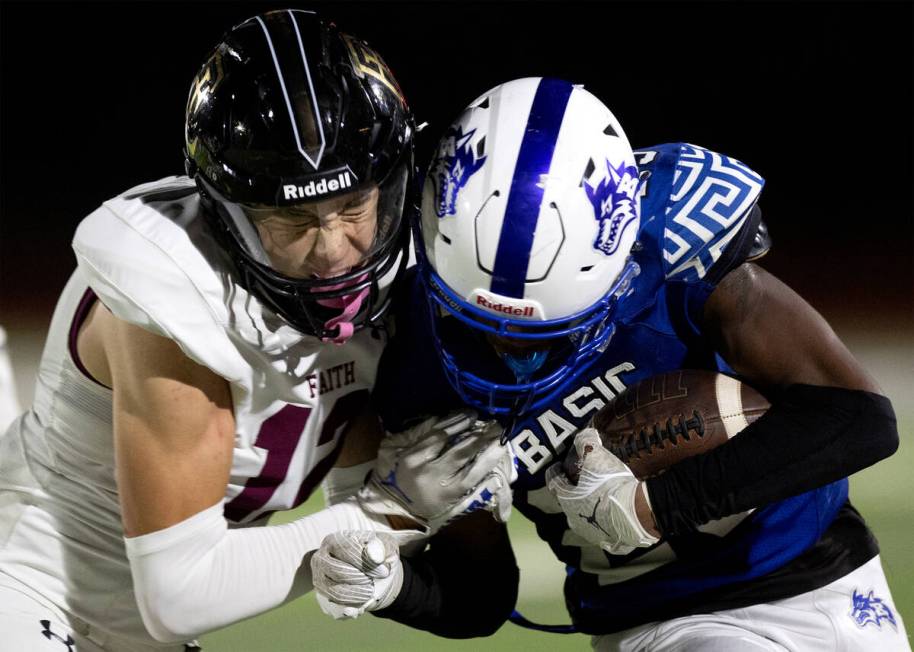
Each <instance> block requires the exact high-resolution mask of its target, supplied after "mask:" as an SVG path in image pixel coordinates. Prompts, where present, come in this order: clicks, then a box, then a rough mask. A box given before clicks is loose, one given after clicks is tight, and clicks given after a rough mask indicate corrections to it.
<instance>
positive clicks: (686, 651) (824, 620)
mask: <svg viewBox="0 0 914 652" xmlns="http://www.w3.org/2000/svg"><path fill="white" fill-rule="evenodd" d="M855 595H856V599H855ZM591 644H592V645H593V649H594V650H595V651H596V652H874V651H877V652H910V650H911V646H910V643H909V642H908V637H907V633H906V632H905V628H904V623H903V622H902V621H901V615H900V614H899V613H898V611H897V609H895V604H894V602H893V601H892V595H891V594H890V593H889V587H888V584H887V583H886V580H885V573H883V571H882V565H881V564H880V561H879V556H878V555H877V556H876V557H875V558H873V559H871V560H870V561H868V562H867V563H866V564H864V565H863V566H861V567H860V568H858V569H856V570H854V571H853V572H851V573H848V574H847V575H845V576H844V577H842V578H841V579H839V580H836V581H834V582H832V583H831V584H828V585H826V586H823V587H822V588H821V589H816V590H814V591H810V592H808V593H802V594H800V595H797V596H794V597H792V598H787V599H786V600H778V601H776V602H770V603H766V604H757V605H753V606H751V607H745V608H743V609H728V610H725V611H716V612H713V613H709V614H697V615H695V616H684V617H682V618H676V619H674V620H668V621H666V622H660V623H648V624H646V625H640V626H638V627H633V628H632V629H628V630H625V631H622V632H617V633H615V634H606V635H604V636H594V637H593V639H592V640H591Z"/></svg>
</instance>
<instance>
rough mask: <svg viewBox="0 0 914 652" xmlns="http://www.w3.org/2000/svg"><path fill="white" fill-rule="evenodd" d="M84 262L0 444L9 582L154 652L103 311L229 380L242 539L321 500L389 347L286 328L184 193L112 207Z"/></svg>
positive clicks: (146, 194)
mask: <svg viewBox="0 0 914 652" xmlns="http://www.w3.org/2000/svg"><path fill="white" fill-rule="evenodd" d="M73 247H74V250H75V251H76V255H77V259H78V262H79V267H78V269H77V270H76V272H75V273H74V274H73V276H72V278H71V279H70V281H69V283H68V284H67V287H66V289H65V290H64V292H63V294H62V296H61V298H60V300H59V302H58V305H57V308H56V310H55V313H54V317H53V321H52V323H51V328H50V332H49V334H48V341H47V344H46V346H45V350H44V354H43V356H42V360H41V364H40V368H39V374H38V382H37V387H36V393H35V402H34V405H33V406H32V409H31V410H30V411H29V412H27V413H26V414H25V415H23V416H22V417H21V418H20V419H18V420H17V421H15V422H14V423H13V425H12V426H11V428H10V429H9V430H8V431H7V433H6V434H5V435H3V436H2V437H0V573H5V574H7V575H8V576H11V577H13V578H14V579H15V580H18V581H20V582H22V583H24V584H26V585H27V586H29V587H30V588H31V589H33V590H35V591H37V592H38V593H40V594H41V595H42V596H43V597H44V598H45V599H47V600H48V601H50V602H52V603H53V604H55V605H56V606H58V607H59V608H61V609H64V610H65V611H67V612H69V613H71V614H73V615H75V616H76V617H78V618H80V619H82V620H85V621H86V622H87V623H89V624H94V625H96V626H97V627H101V628H104V629H107V630H108V631H111V632H113V633H115V634H117V635H119V636H128V637H130V638H133V639H135V640H140V641H143V642H147V643H149V644H152V645H155V642H154V641H153V640H152V639H151V637H149V636H148V634H147V633H146V631H145V628H144V627H143V624H142V621H141V619H140V614H139V611H138V609H137V606H136V601H135V599H134V596H133V589H132V582H131V576H130V568H129V565H128V562H127V558H126V554H125V551H124V543H123V538H122V537H123V528H122V524H121V514H120V506H119V502H118V494H117V486H116V483H115V475H114V450H113V430H112V401H111V391H110V390H109V389H108V388H106V387H104V386H102V385H100V384H99V383H97V382H95V381H94V380H92V379H91V378H90V377H89V376H88V374H87V373H86V372H85V370H84V369H83V368H82V366H81V363H80V361H79V359H78V356H77V354H76V347H75V342H76V334H77V332H78V329H79V327H80V325H81V323H82V321H83V320H84V319H85V317H86V316H87V314H88V311H89V309H90V308H91V306H92V305H93V303H94V301H96V300H101V301H102V302H103V303H104V305H105V306H106V307H107V308H108V309H109V310H111V312H112V313H114V314H115V315H116V316H117V317H119V318H120V319H123V320H125V321H127V322H130V323H133V324H137V325H139V326H141V327H143V328H145V329H148V330H150V331H152V332H154V333H157V334H159V335H162V336H165V337H168V338H170V339H172V340H174V341H175V342H177V343H178V345H179V346H180V347H181V349H182V350H183V351H184V352H185V353H186V354H187V355H188V356H189V357H190V358H191V359H193V360H194V361H196V362H197V363H199V364H201V365H203V366H205V367H207V368H209V369H211V370H212V371H214V372H215V373H217V374H218V375H220V376H221V377H223V378H225V379H226V380H228V382H229V384H230V387H231V392H232V399H233V404H234V415H235V423H236V432H235V448H234V457H233V460H232V470H231V478H230V482H229V485H228V486H227V487H226V493H225V515H226V518H227V519H228V520H229V522H234V523H245V524H247V523H251V522H252V521H258V522H259V523H262V522H265V518H263V517H264V516H266V515H267V514H269V513H270V512H273V511H275V510H284V509H289V508H292V507H294V506H296V505H298V504H300V503H301V502H303V501H304V500H305V499H306V498H307V497H308V495H309V494H310V493H311V491H312V490H313V489H314V488H315V487H316V486H317V485H318V483H319V482H320V479H321V478H322V477H323V476H324V474H325V473H326V472H327V470H328V469H329V468H330V467H331V466H332V464H333V461H334V459H335V458H336V454H337V453H338V452H339V449H340V446H341V444H342V438H341V433H342V431H343V429H344V427H345V426H346V424H347V422H348V420H349V419H350V418H351V417H352V416H354V414H355V413H356V412H358V411H359V410H360V409H361V408H362V407H364V406H365V405H366V404H367V402H368V398H369V391H370V390H371V387H372V385H373V383H374V379H375V372H376V366H377V361H378V358H379V356H380V353H381V349H382V347H383V339H382V338H380V337H378V334H376V333H372V332H371V331H370V330H369V329H365V330H362V331H359V332H358V333H356V334H355V336H354V337H353V338H352V339H351V340H350V341H349V342H347V343H346V345H345V346H338V345H335V344H331V343H323V342H321V341H320V340H318V339H317V338H314V337H310V336H305V335H302V334H301V333H299V332H298V331H296V330H294V329H293V328H292V327H290V326H288V325H287V324H285V323H284V322H283V321H281V320H280V319H279V318H278V317H277V316H276V315H275V314H273V313H272V312H271V311H269V309H267V308H266V307H264V306H263V305H262V304H261V303H260V302H259V301H258V300H257V299H256V298H254V297H253V296H252V295H251V294H250V293H248V292H247V291H246V290H245V289H244V288H242V287H241V286H240V285H238V283H237V282H236V280H235V279H234V278H233V276H232V274H231V272H230V271H229V270H230V267H229V265H228V264H227V262H226V260H225V258H224V254H223V253H222V252H221V250H220V249H219V247H218V246H217V244H216V243H215V241H214V240H213V239H212V235H211V234H210V232H209V230H208V227H207V224H206V223H205V220H204V218H203V216H202V214H201V211H200V210H199V199H198V195H197V193H196V192H195V189H194V185H193V182H192V181H191V180H189V179H188V178H186V177H170V178H166V179H162V180H160V181H157V182H154V183H151V184H146V185H143V186H139V187H137V188H134V189H133V190H130V191H128V192H127V193H125V194H123V195H121V196H119V197H116V198H114V199H111V200H109V201H107V202H105V203H104V204H103V205H102V206H101V207H100V208H99V209H98V210H96V211H95V212H94V213H92V214H91V215H89V216H88V217H87V218H86V219H85V220H83V221H82V223H81V224H80V225H79V228H78V229H77V232H76V236H75V239H74V242H73Z"/></svg>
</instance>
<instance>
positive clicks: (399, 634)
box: [10, 328, 914, 652]
mask: <svg viewBox="0 0 914 652" xmlns="http://www.w3.org/2000/svg"><path fill="white" fill-rule="evenodd" d="M838 331H839V334H840V335H841V336H842V338H843V339H844V340H845V341H846V342H847V343H848V345H849V347H850V348H851V350H852V351H853V352H854V353H855V355H856V356H857V357H858V358H859V359H860V360H861V362H862V363H863V364H864V365H865V366H866V367H867V368H868V369H869V370H870V371H871V372H872V373H873V375H874V376H876V378H877V379H878V380H879V382H880V384H881V385H882V386H883V388H884V389H885V391H886V393H887V394H888V395H889V397H890V398H891V399H892V401H893V403H894V405H895V409H896V411H897V413H898V417H899V431H900V432H901V440H902V441H901V447H900V449H899V451H898V452H897V453H896V454H895V455H894V456H893V457H892V458H890V459H888V460H886V461H884V462H881V463H880V464H878V465H877V466H875V467H872V468H870V469H867V470H865V471H863V472H861V473H859V474H857V475H855V476H854V477H853V478H852V479H851V498H852V500H853V502H854V503H855V505H856V506H857V508H858V509H859V510H860V511H861V512H862V513H863V515H864V516H865V517H866V519H867V521H868V522H869V524H870V525H871V527H872V529H873V530H874V531H875V533H876V535H877V537H878V538H879V541H880V544H881V547H882V561H883V566H884V568H885V571H886V575H887V576H888V579H889V584H890V586H891V588H892V592H893V595H894V598H895V604H896V607H897V609H898V611H899V612H900V613H901V615H902V617H903V618H904V620H905V621H906V622H907V624H908V627H909V629H910V628H911V627H912V626H914V544H912V539H914V498H912V496H914V480H912V472H911V469H914V390H912V386H914V336H912V334H911V332H910V329H906V328H904V329H900V330H896V331H894V332H886V333H884V334H881V335H879V336H878V337H877V336H874V335H873V333H867V334H866V335H865V336H863V335H861V334H860V333H859V331H856V330H854V329H838ZM10 340H11V344H12V356H13V363H14V365H15V367H16V372H17V380H18V384H19V390H20V396H21V398H22V400H23V402H28V401H30V399H31V384H32V382H33V378H34V365H35V362H36V361H37V357H38V355H39V353H40V346H41V342H42V340H43V333H41V332H40V330H39V331H38V332H36V331H30V332H17V331H15V330H12V329H11V333H10ZM320 506H321V497H320V496H319V495H317V496H313V497H312V498H311V499H310V500H309V501H308V502H307V503H306V504H305V505H304V506H303V507H302V508H301V509H300V510H298V511H297V512H295V513H292V514H286V515H284V520H285V519H288V518H292V517H294V516H297V515H298V514H301V513H306V512H308V511H310V510H314V509H319V508H320ZM509 527H510V530H511V536H512V540H513V541H514V547H515V553H516V554H517V557H518V564H519V566H520V568H521V597H520V604H519V606H518V608H519V609H520V610H521V611H522V612H523V613H524V614H525V615H526V616H527V617H528V618H530V619H532V620H535V621H538V622H544V623H550V624H552V623H563V622H567V616H566V614H565V610H564V605H563V602H562V592H561V586H562V579H563V576H564V570H563V568H562V567H561V566H560V565H559V564H558V563H557V562H556V561H555V559H554V557H553V556H552V554H551V552H550V551H549V550H548V548H547V547H546V545H545V544H544V543H542V542H541V541H540V540H539V539H538V538H537V537H536V534H535V532H534V530H533V527H532V525H531V524H530V523H529V522H527V521H526V520H525V519H524V518H523V517H522V516H520V515H519V514H515V515H514V517H513V518H512V520H511V523H510V525H509ZM479 595H480V604H479V609H481V610H482V609H485V608H486V605H485V595H486V587H485V586H481V587H479ZM202 643H203V645H204V649H205V650H206V652H259V651H264V652H302V651H303V650H320V651H322V652H323V651H333V650H346V651H349V650H353V651H354V650H371V652H411V651H412V650H423V651H424V650H443V651H450V650H465V651H469V650H481V649H482V650H494V651H499V650H524V651H525V652H535V651H540V650H542V651H544V652H561V651H563V650H587V649H589V645H588V643H589V641H588V639H587V637H585V636H583V635H557V634H546V633H540V632H531V631H527V630H524V629H521V628H519V627H516V626H514V625H512V624H506V625H505V626H504V627H502V629H501V630H500V631H499V632H498V633H497V634H496V635H495V636H493V637H491V638H489V639H484V640H482V639H474V640H470V641H450V640H446V639H441V638H437V637H434V636H432V635H429V634H426V633H424V632H418V631H414V630H411V629H409V628H407V627H403V626H401V625H398V624H396V623H391V622H388V621H384V620H381V619H379V618H374V617H373V616H365V617H363V618H360V619H359V620H357V621H350V622H340V623H337V622H333V621H331V620H330V619H329V618H327V617H326V616H324V615H323V614H322V613H321V612H320V610H319V609H318V607H317V604H316V602H315V600H314V597H313V596H312V595H309V596H305V597H304V598H303V599H300V600H298V601H296V602H294V603H292V604H289V605H287V606H285V607H283V608H281V609H277V610H275V611H273V612H270V613H267V614H264V615H261V616H259V617H257V618H255V619H251V620H249V621H245V622H242V623H238V624H236V625H234V626H232V627H228V628H226V629H223V630H220V631H217V632H213V633H211V634H208V635H207V636H205V637H203V640H202Z"/></svg>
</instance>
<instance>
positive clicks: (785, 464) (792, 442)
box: [647, 385, 898, 536]
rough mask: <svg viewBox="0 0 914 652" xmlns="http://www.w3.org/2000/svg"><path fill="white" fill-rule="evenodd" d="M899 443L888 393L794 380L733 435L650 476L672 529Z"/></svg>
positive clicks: (760, 501) (684, 528)
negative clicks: (762, 413)
mask: <svg viewBox="0 0 914 652" xmlns="http://www.w3.org/2000/svg"><path fill="white" fill-rule="evenodd" d="M897 448H898V428H897V425H896V423H895V413H894V411H893V410H892V405H891V403H890V402H889V400H888V399H887V398H885V397H884V396H880V395H878V394H871V393H869V392H864V391H860V390H850V389H841V388H836V387H817V386H812V385H792V386H790V387H788V388H786V389H785V390H784V391H783V392H782V393H781V395H780V396H778V397H776V398H775V400H773V401H772V406H771V408H770V409H769V410H768V412H766V413H765V414H764V415H763V416H762V417H761V418H760V419H758V421H756V422H755V423H753V424H751V425H750V426H749V427H748V428H746V429H745V430H744V431H743V432H741V433H739V434H738V435H737V436H736V437H734V438H733V439H732V440H730V441H729V442H727V443H726V444H724V445H723V446H720V447H718V448H716V449H714V450H712V451H709V452H708V453H705V454H703V455H697V456H695V457H692V458H689V459H686V460H683V461H682V462H679V463H678V464H675V465H674V466H672V467H670V468H669V469H668V470H667V471H666V472H665V473H663V474H662V475H660V476H658V477H656V478H651V479H649V480H648V481H647V490H648V495H649V496H650V501H651V507H652V508H653V511H654V517H655V518H656V519H657V525H658V526H659V528H660V531H661V532H663V534H664V535H667V536H669V535H675V534H681V533H684V532H688V531H689V530H692V529H694V528H695V527H697V526H698V525H701V524H703V523H707V522H708V521H711V520H714V519H718V518H723V517H724V516H728V515H730V514H735V513H738V512H742V511H745V510H747V509H750V508H753V507H760V506H762V505H767V504H769V503H772V502H775V501H778V500H783V499H785V498H788V497H790V496H795V495H797V494H800V493H803V492H805V491H809V490H811V489H815V488H816V487H821V486H824V485H826V484H829V483H831V482H835V481H836V480H840V479H841V478H844V477H846V476H848V475H850V474H852V473H856V472H857V471H860V470H861V469H864V468H866V467H867V466H870V465H872V464H874V463H876V462H878V461H879V460H881V459H883V458H886V457H888V456H889V455H891V454H892V453H894V452H895V450H896V449H897Z"/></svg>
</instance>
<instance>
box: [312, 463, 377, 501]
mask: <svg viewBox="0 0 914 652" xmlns="http://www.w3.org/2000/svg"><path fill="white" fill-rule="evenodd" d="M376 461H377V460H369V461H367V462H363V463H362V464H356V465H355V466H334V467H333V468H332V469H330V471H329V472H328V473H327V475H325V476H324V481H323V482H321V489H322V490H323V492H324V502H325V503H327V505H336V504H337V503H341V502H343V501H344V500H346V499H347V498H351V497H352V496H355V495H356V493H358V491H359V489H361V488H362V485H363V484H365V478H366V477H367V476H368V474H369V473H370V472H371V470H372V469H373V468H374V465H375V462H376Z"/></svg>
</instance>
